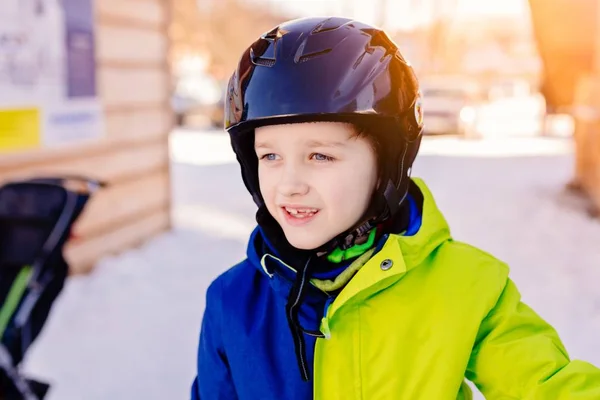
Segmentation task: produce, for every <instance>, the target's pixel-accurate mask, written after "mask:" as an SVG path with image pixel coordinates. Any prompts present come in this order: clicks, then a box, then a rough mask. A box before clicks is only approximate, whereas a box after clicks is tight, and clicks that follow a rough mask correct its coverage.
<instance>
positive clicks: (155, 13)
mask: <svg viewBox="0 0 600 400" xmlns="http://www.w3.org/2000/svg"><path fill="white" fill-rule="evenodd" d="M96 4H97V6H96V11H97V19H98V20H99V22H100V24H102V23H103V22H105V21H107V20H109V21H110V20H111V21H119V20H121V21H122V22H121V23H122V24H123V23H125V24H126V21H128V20H129V21H130V20H133V21H138V22H145V23H146V24H148V25H154V26H161V25H162V26H164V25H165V24H166V23H167V14H166V10H165V5H164V4H163V2H162V1H159V0H98V1H97V2H96ZM123 20H124V21H123Z"/></svg>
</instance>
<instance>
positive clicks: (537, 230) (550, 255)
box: [25, 130, 600, 400]
mask: <svg viewBox="0 0 600 400" xmlns="http://www.w3.org/2000/svg"><path fill="white" fill-rule="evenodd" d="M171 139H172V140H171V152H172V155H173V168H172V173H173V175H172V176H173V196H174V197H173V199H174V201H173V220H174V222H175V228H174V229H173V231H171V232H168V233H165V234H163V235H160V236H159V237H156V238H154V239H152V240H150V241H149V242H147V243H146V244H145V245H143V246H141V247H140V248H137V249H134V250H131V251H128V252H126V253H124V254H121V255H119V256H113V257H107V258H105V259H104V260H102V261H101V262H100V263H99V264H98V265H97V267H96V269H95V270H94V271H93V272H92V273H91V274H89V275H87V276H76V277H72V278H70V279H69V280H68V282H67V285H66V287H65V290H64V292H63V293H62V295H61V296H60V298H59V299H58V300H57V301H56V303H55V306H54V309H53V312H52V314H51V316H50V319H49V320H48V322H47V325H46V326H45V328H44V331H43V332H42V334H41V335H40V337H39V338H38V340H37V341H36V342H35V343H34V345H33V346H32V348H31V350H30V352H29V353H28V357H27V359H26V363H25V371H26V372H27V374H28V375H31V376H34V377H36V378H38V379H45V380H48V381H50V383H51V384H52V389H51V392H50V395H49V397H48V398H49V399H50V400H58V399H60V400H70V399H73V400H81V399H86V400H96V399H147V400H151V399H179V398H188V397H189V387H190V384H191V381H192V379H193V377H194V374H195V371H194V364H195V357H196V346H197V337H198V332H199V327H200V321H201V318H202V312H203V307H204V292H205V290H206V288H207V286H208V284H209V283H210V281H211V280H212V279H213V278H214V277H215V276H217V274H219V273H220V272H221V271H223V270H224V269H226V268H228V267H229V266H231V265H232V264H234V263H235V262H237V261H239V260H241V259H242V258H243V256H244V253H245V247H246V240H247V236H248V234H249V232H250V230H251V229H252V228H253V225H254V205H253V203H252V201H251V198H250V196H249V194H248V193H247V192H246V190H245V188H244V186H243V184H242V181H241V178H240V175H239V166H238V164H237V163H236V162H235V157H234V156H233V154H232V152H231V150H230V148H229V139H228V137H227V136H226V135H225V134H224V133H220V132H201V131H183V130H182V131H175V132H173V134H172V138H171ZM572 152H573V149H572V144H571V142H570V141H568V140H565V139H545V140H544V139H539V138H537V139H536V138H527V139H519V138H512V139H510V140H501V139H494V140H493V141H471V142H465V141H461V140H459V139H455V138H436V139H431V140H427V141H426V142H425V143H424V144H423V151H422V156H421V158H420V159H419V160H418V162H417V164H416V165H415V168H414V169H413V175H415V176H419V177H423V178H424V179H425V181H426V182H427V183H428V185H429V186H430V188H431V189H432V191H433V193H434V195H435V196H436V199H437V202H438V205H439V206H440V208H441V209H442V211H443V212H444V213H445V215H446V218H447V220H448V222H449V223H450V226H451V228H452V233H453V235H454V237H455V238H456V239H459V240H463V241H467V242H469V243H471V244H473V245H476V246H478V247H481V248H482V249H484V250H486V251H489V252H491V253H492V254H494V255H495V256H497V257H499V258H501V259H503V260H504V261H506V262H508V263H509V265H510V266H511V268H512V275H511V276H512V278H513V279H514V280H515V282H516V283H517V285H518V287H519V288H520V290H521V292H522V295H523V299H524V301H525V302H527V303H528V304H529V305H530V306H532V307H533V308H534V309H535V310H536V311H537V312H538V313H539V314H540V315H541V316H542V317H544V318H545V319H547V320H548V321H549V322H550V323H552V324H553V325H554V326H555V328H556V329H557V330H558V332H559V334H560V335H561V337H562V338H563V340H564V342H565V344H566V346H567V349H568V351H569V353H570V354H571V356H572V357H573V358H579V359H584V360H587V361H590V362H592V363H594V364H596V365H599V366H600V339H599V338H600V291H599V290H598V289H597V288H598V283H599V282H600V246H598V240H599V238H600V223H598V222H597V221H596V220H592V219H590V218H589V217H588V216H587V215H586V214H585V213H584V212H583V211H582V209H583V205H584V204H583V203H582V202H581V201H580V200H579V199H577V198H575V197H573V196H572V195H570V194H569V193H567V192H566V191H565V189H564V187H565V184H566V183H567V182H568V181H569V180H570V179H571V177H572V176H573V164H574V160H573V155H572ZM483 155H485V156H483Z"/></svg>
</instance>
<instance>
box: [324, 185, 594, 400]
mask: <svg viewBox="0 0 600 400" xmlns="http://www.w3.org/2000/svg"><path fill="white" fill-rule="evenodd" d="M415 183H416V184H417V185H418V186H419V188H420V189H421V191H422V193H423V197H424V204H423V219H422V226H421V229H420V230H419V231H418V233H417V234H416V235H414V236H401V235H391V236H390V237H389V238H388V239H387V241H386V243H385V245H384V246H383V248H382V250H381V251H379V252H377V253H376V254H375V255H374V256H373V257H372V258H371V259H369V260H368V261H367V262H366V264H364V265H363V266H362V268H360V269H359V271H358V272H357V274H356V275H355V276H354V277H353V278H352V279H351V280H350V282H349V283H348V284H347V286H346V287H345V288H344V289H343V290H342V292H341V293H340V294H339V296H338V297H337V298H336V300H335V301H334V302H333V303H332V304H331V306H330V307H329V308H328V311H327V314H326V316H325V318H323V321H322V324H321V329H322V331H324V332H327V334H328V337H327V338H325V339H318V340H317V343H316V348H315V359H314V370H315V373H314V395H315V399H317V400H337V399H339V400H355V399H356V400H358V399H364V400H391V399H410V400H419V399H423V400H443V399H448V400H450V399H470V398H472V394H471V391H470V389H469V387H468V386H467V385H466V383H465V381H464V378H465V377H466V378H467V379H469V380H471V381H472V382H474V383H475V385H476V386H477V387H478V388H479V389H480V390H481V392H482V393H483V394H484V395H485V397H486V399H528V400H529V399H544V400H545V399H577V400H584V399H600V369H598V368H595V367H594V366H592V365H590V364H588V363H586V362H583V361H576V360H574V361H572V360H570V359H569V356H568V355H567V352H566V350H565V348H564V346H563V344H562V343H561V341H560V339H559V337H558V335H557V333H556V331H555V330H554V329H553V328H552V327H551V326H550V325H549V324H548V323H546V322H545V321H544V320H543V319H542V318H540V316H538V315H537V314H536V313H535V312H534V311H533V310H532V309H531V308H529V307H528V306H527V305H525V304H523V303H522V302H521V299H520V294H519V291H518V290H517V288H516V286H515V284H514V283H513V282H512V281H511V280H510V278H509V277H508V274H509V268H508V266H507V265H506V264H504V263H503V262H501V261H499V260H498V259H496V258H494V257H493V256H491V255H489V254H487V253H485V252H484V251H481V250H479V249H476V248H474V247H472V246H469V245H467V244H464V243H461V242H458V241H455V240H453V239H452V237H451V236H450V231H449V228H448V225H447V223H446V221H445V219H444V217H443V216H442V214H441V213H440V211H439V209H438V208H437V206H436V204H435V202H434V200H433V198H432V195H431V193H430V192H429V190H428V189H427V187H426V186H425V184H424V183H423V182H422V181H421V180H419V179H415ZM392 394H393V395H392Z"/></svg>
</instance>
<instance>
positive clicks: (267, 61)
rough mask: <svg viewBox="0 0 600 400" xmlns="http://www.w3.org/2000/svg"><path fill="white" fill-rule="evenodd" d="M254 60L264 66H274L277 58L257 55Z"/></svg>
mask: <svg viewBox="0 0 600 400" xmlns="http://www.w3.org/2000/svg"><path fill="white" fill-rule="evenodd" d="M252 61H253V62H254V64H256V65H261V66H263V67H272V66H273V65H275V60H273V59H272V58H260V57H257V58H255V59H253V60H252Z"/></svg>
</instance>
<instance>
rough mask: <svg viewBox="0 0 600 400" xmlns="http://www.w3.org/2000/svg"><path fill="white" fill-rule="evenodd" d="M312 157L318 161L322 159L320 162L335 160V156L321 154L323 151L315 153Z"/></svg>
mask: <svg viewBox="0 0 600 400" xmlns="http://www.w3.org/2000/svg"><path fill="white" fill-rule="evenodd" d="M311 158H314V159H315V160H316V161H320V162H326V161H333V160H334V158H333V157H329V156H326V155H325V154H321V153H314V154H313V155H312V156H311Z"/></svg>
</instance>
